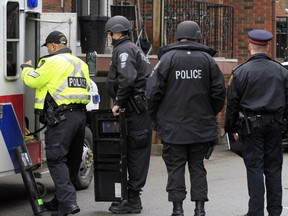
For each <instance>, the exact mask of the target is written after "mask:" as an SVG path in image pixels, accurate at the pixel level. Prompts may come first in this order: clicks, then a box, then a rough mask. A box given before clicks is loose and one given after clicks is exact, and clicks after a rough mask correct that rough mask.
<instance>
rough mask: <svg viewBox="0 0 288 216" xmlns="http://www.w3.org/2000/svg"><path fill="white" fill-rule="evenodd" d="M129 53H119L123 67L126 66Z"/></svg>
mask: <svg viewBox="0 0 288 216" xmlns="http://www.w3.org/2000/svg"><path fill="white" fill-rule="evenodd" d="M128 56H129V55H128V53H121V54H120V55H119V58H120V61H121V68H125V67H126V61H127V59H128Z"/></svg>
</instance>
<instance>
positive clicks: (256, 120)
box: [247, 113, 282, 129]
mask: <svg viewBox="0 0 288 216" xmlns="http://www.w3.org/2000/svg"><path fill="white" fill-rule="evenodd" d="M247 119H248V120H249V122H250V124H251V127H252V129H253V128H259V127H262V126H265V125H268V124H270V123H272V122H274V121H276V122H281V119H282V117H281V116H280V115H279V114H277V113H271V114H248V117H247Z"/></svg>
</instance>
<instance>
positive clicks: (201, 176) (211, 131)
mask: <svg viewBox="0 0 288 216" xmlns="http://www.w3.org/2000/svg"><path fill="white" fill-rule="evenodd" d="M176 39H177V40H178V42H176V43H174V44H170V45H168V46H166V47H163V48H161V49H160V50H159V52H158V57H159V59H160V60H159V63H158V65H156V67H155V68H154V70H155V71H154V73H153V75H152V76H151V77H150V78H149V79H148V82H147V93H146V96H147V104H148V113H149V114H150V116H151V118H152V119H153V120H154V121H155V125H156V128H155V129H156V130H157V135H158V136H159V137H160V139H161V141H162V143H163V154H162V157H163V159H164V162H165V164H166V167H167V172H168V182H167V186H166V190H167V192H168V200H169V201H170V202H173V213H172V216H183V215H184V211H183V207H182V203H183V200H184V199H185V198H186V193H187V191H186V185H185V166H186V163H188V168H189V173H190V181H191V190H190V196H191V201H193V202H195V203H196V208H195V214H194V215H195V216H204V215H205V209H204V204H205V202H206V201H208V197H207V176H206V170H205V167H204V163H203V160H204V157H205V156H206V157H207V158H209V155H207V152H208V149H209V152H210V153H211V151H210V150H211V149H212V145H213V144H214V143H215V141H216V140H217V138H218V133H217V124H216V118H215V116H216V115H217V113H218V112H220V111H221V109H222V107H223V105H224V101H225V84H224V78H223V74H222V72H221V70H220V69H219V67H218V65H217V63H216V62H215V60H214V59H213V57H212V56H213V55H214V54H215V53H216V52H215V51H214V50H213V49H211V48H209V47H206V46H204V45H202V44H200V43H198V42H199V40H200V39H201V32H200V28H199V26H198V24H197V23H196V22H193V21H183V22H181V23H180V24H179V25H178V27H177V32H176Z"/></svg>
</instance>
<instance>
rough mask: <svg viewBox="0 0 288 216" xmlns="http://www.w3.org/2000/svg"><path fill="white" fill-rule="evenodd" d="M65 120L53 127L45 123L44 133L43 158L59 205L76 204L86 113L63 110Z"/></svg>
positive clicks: (62, 207) (62, 206)
mask: <svg viewBox="0 0 288 216" xmlns="http://www.w3.org/2000/svg"><path fill="white" fill-rule="evenodd" d="M64 113H65V117H66V119H65V120H64V121H61V122H59V123H58V125H56V126H55V127H51V126H47V131H46V134H45V144H46V158H47V165H48V168H49V171H50V175H51V177H52V179H53V181H54V184H55V188H56V197H57V200H58V203H59V209H60V210H61V209H65V208H66V207H68V206H70V205H73V204H77V202H76V190H75V188H74V186H73V184H72V182H73V181H74V180H75V179H76V177H77V174H78V171H79V167H80V163H81V160H82V152H83V143H84V137H85V124H86V113H85V112H84V111H80V110H75V111H66V112H64Z"/></svg>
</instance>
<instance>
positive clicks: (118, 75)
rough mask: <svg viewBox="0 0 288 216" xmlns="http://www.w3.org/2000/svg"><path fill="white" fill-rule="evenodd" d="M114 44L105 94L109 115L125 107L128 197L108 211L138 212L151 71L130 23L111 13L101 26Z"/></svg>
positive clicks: (146, 151) (145, 158) (147, 157)
mask: <svg viewBox="0 0 288 216" xmlns="http://www.w3.org/2000/svg"><path fill="white" fill-rule="evenodd" d="M105 31H106V33H107V34H108V38H109V39H110V40H111V39H112V45H113V46H114V49H113V53H112V61H111V65H110V70H109V73H108V77H107V88H108V91H109V95H110V96H111V97H112V98H113V101H114V105H113V108H112V112H113V114H114V115H115V116H116V115H118V114H119V112H118V111H119V109H120V108H126V116H127V126H128V128H127V130H128V138H127V139H128V141H127V168H128V174H129V178H128V200H127V201H125V202H122V203H115V202H114V203H112V205H111V206H110V208H109V210H110V211H111V212H112V213H118V214H127V213H140V212H141V210H142V204H141V200H140V192H141V190H142V188H143V187H144V185H145V182H146V178H147V173H148V168H149V161H150V151H151V136H152V130H151V119H150V118H149V116H148V114H147V112H146V102H145V100H146V99H145V90H146V81H147V78H148V77H149V76H150V74H151V71H152V70H151V67H150V63H149V60H148V58H147V57H146V56H145V54H144V53H143V51H142V50H141V49H140V48H139V47H138V46H136V45H135V44H134V43H132V42H131V41H130V38H129V37H128V34H129V32H130V22H129V21H128V20H127V19H126V18H125V17H123V16H114V17H112V18H110V19H109V20H108V22H107V23H106V26H105Z"/></svg>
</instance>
